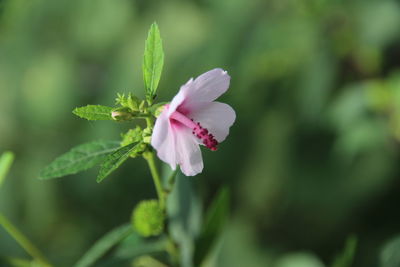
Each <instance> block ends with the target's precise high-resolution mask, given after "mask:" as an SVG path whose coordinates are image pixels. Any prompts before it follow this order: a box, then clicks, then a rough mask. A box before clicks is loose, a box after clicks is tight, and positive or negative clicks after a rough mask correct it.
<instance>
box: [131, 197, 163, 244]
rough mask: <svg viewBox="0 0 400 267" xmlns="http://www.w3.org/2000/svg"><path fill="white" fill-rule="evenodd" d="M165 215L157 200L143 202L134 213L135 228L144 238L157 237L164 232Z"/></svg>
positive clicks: (133, 222) (133, 223)
mask: <svg viewBox="0 0 400 267" xmlns="http://www.w3.org/2000/svg"><path fill="white" fill-rule="evenodd" d="M164 219H165V216H164V213H163V210H162V209H161V207H160V204H159V202H158V201H157V200H155V199H152V200H143V201H141V202H140V203H139V204H138V205H137V206H136V208H135V209H134V210H133V213H132V219H131V221H132V225H133V228H135V230H136V231H137V232H138V233H139V234H140V235H142V236H144V237H148V236H156V235H159V234H161V233H162V232H163V230H164Z"/></svg>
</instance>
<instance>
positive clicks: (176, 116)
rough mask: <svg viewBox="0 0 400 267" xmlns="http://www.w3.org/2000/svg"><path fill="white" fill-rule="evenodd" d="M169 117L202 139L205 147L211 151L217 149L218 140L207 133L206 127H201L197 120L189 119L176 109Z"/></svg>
mask: <svg viewBox="0 0 400 267" xmlns="http://www.w3.org/2000/svg"><path fill="white" fill-rule="evenodd" d="M170 118H171V119H173V120H176V121H178V122H180V123H181V124H183V125H184V126H186V127H188V128H190V129H191V130H192V134H193V135H194V136H196V137H197V138H198V139H200V140H202V143H203V144H204V145H205V146H206V147H208V148H209V149H211V150H212V151H215V150H217V146H218V141H217V140H216V139H215V138H214V135H212V134H211V133H209V131H208V130H207V129H206V128H203V127H202V126H201V124H200V123H199V122H195V121H194V120H193V119H189V118H188V117H186V116H185V115H183V114H182V113H180V112H178V111H175V112H173V113H172V114H171V116H170Z"/></svg>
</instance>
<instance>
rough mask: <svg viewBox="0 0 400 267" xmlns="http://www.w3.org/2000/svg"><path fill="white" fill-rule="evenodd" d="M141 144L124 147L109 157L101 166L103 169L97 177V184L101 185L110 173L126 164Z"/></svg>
mask: <svg viewBox="0 0 400 267" xmlns="http://www.w3.org/2000/svg"><path fill="white" fill-rule="evenodd" d="M139 145H140V143H139V144H135V143H132V144H129V145H127V146H123V147H121V148H119V149H118V150H116V151H115V152H113V153H112V154H110V155H108V156H107V158H106V159H105V160H104V162H103V164H101V168H100V171H99V175H98V176H97V182H98V183H100V182H101V181H103V179H104V178H106V177H107V176H108V175H109V174H110V173H112V172H113V171H115V170H116V169H117V168H118V167H119V166H121V164H122V163H124V162H125V160H127V159H128V158H129V155H130V154H131V153H132V152H133V151H134V150H135V149H137V148H138V146H139Z"/></svg>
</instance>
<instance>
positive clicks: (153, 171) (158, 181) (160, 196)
mask: <svg viewBox="0 0 400 267" xmlns="http://www.w3.org/2000/svg"><path fill="white" fill-rule="evenodd" d="M144 158H145V159H146V160H147V163H148V164H149V168H150V172H151V176H153V181H154V185H155V187H156V190H157V195H158V199H159V201H160V206H161V208H162V209H164V208H165V193H164V189H163V186H162V183H161V177H160V174H159V172H158V169H157V166H156V163H155V161H154V152H153V151H151V152H150V151H148V152H146V155H145V157H144Z"/></svg>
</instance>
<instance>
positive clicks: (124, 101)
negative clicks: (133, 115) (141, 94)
mask: <svg viewBox="0 0 400 267" xmlns="http://www.w3.org/2000/svg"><path fill="white" fill-rule="evenodd" d="M115 100H116V103H117V104H120V105H121V106H122V107H124V108H129V109H131V110H133V111H138V110H139V102H140V100H139V98H137V97H136V96H135V95H134V94H132V93H129V94H128V96H127V97H125V95H124V94H117V98H116V99H115Z"/></svg>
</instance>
